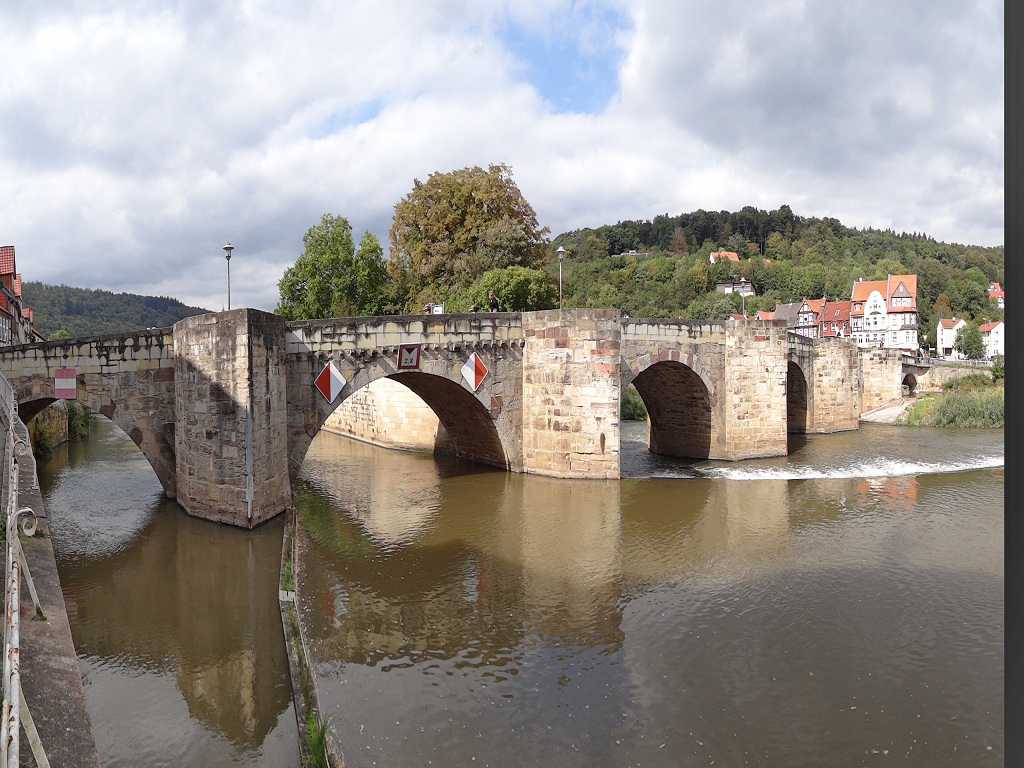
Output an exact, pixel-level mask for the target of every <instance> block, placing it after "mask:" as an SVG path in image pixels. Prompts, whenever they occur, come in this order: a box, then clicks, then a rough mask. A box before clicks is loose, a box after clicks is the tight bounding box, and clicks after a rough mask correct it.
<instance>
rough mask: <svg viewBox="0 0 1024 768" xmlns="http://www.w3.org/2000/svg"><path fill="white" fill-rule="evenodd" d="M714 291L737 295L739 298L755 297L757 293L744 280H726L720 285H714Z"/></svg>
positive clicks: (751, 285)
mask: <svg viewBox="0 0 1024 768" xmlns="http://www.w3.org/2000/svg"><path fill="white" fill-rule="evenodd" d="M715 290H716V291H718V292H719V293H738V294H739V295H740V296H757V291H755V290H754V284H753V283H752V282H750V281H749V280H747V279H746V278H740V279H739V280H736V281H732V280H727V281H725V282H722V283H715Z"/></svg>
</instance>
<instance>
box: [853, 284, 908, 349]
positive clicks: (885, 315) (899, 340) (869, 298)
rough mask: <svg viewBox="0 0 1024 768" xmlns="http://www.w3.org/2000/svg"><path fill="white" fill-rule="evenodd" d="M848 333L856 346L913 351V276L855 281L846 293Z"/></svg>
mask: <svg viewBox="0 0 1024 768" xmlns="http://www.w3.org/2000/svg"><path fill="white" fill-rule="evenodd" d="M850 304H851V307H850V331H851V333H852V334H853V337H854V338H855V339H856V340H857V346H859V347H885V348H889V349H907V350H917V349H918V348H919V345H918V340H917V329H918V317H917V275H889V276H888V277H887V278H886V279H885V280H858V281H857V282H856V283H854V284H853V291H852V292H851V294H850Z"/></svg>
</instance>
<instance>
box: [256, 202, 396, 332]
mask: <svg viewBox="0 0 1024 768" xmlns="http://www.w3.org/2000/svg"><path fill="white" fill-rule="evenodd" d="M302 242H303V243H304V244H305V246H306V248H305V250H304V251H303V253H302V255H301V256H299V258H298V259H296V261H295V264H293V265H292V266H291V267H289V268H288V269H286V270H285V272H284V276H283V277H282V278H281V280H280V282H278V289H279V290H280V292H281V301H280V304H279V305H278V307H277V310H276V312H277V314H279V315H281V316H283V317H285V318H286V319H288V320H308V319H311V318H317V317H339V316H340V317H351V316H359V315H377V314H381V313H382V312H383V311H384V309H385V303H386V301H387V299H388V296H389V289H390V286H389V284H388V283H389V278H388V274H387V272H386V270H385V268H384V260H383V254H382V252H381V247H380V242H379V241H378V240H377V238H376V237H374V236H373V235H371V234H370V233H369V232H366V233H364V234H363V237H362V240H360V242H359V250H358V252H357V251H356V250H355V245H354V243H353V240H352V227H351V226H350V225H349V223H348V220H347V219H345V218H343V217H341V216H334V215H333V214H330V213H325V214H324V215H323V216H322V217H321V218H320V223H319V224H317V225H316V226H313V227H310V228H309V229H308V230H306V234H305V235H303V237H302Z"/></svg>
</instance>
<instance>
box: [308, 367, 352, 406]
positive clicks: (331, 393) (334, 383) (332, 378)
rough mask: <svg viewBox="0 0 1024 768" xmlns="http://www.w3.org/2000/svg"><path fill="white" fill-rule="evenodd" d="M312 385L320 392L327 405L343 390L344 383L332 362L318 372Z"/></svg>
mask: <svg viewBox="0 0 1024 768" xmlns="http://www.w3.org/2000/svg"><path fill="white" fill-rule="evenodd" d="M313 384H314V385H315V386H316V388H317V389H319V390H320V394H321V395H323V396H324V397H326V398H327V402H328V403H333V402H334V401H335V400H336V399H337V398H338V395H340V394H341V390H343V389H344V388H345V384H346V382H345V377H344V376H342V375H341V371H339V370H338V369H337V368H336V367H335V365H334V361H333V360H332V361H331V362H329V363H328V364H327V365H325V366H324V369H323V370H322V371H320V375H319V376H317V377H316V379H315V380H314V381H313Z"/></svg>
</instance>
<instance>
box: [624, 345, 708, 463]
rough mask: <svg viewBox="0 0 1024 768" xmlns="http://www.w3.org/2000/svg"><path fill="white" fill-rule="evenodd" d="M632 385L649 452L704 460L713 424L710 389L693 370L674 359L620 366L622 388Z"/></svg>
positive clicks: (706, 456) (706, 455)
mask: <svg viewBox="0 0 1024 768" xmlns="http://www.w3.org/2000/svg"><path fill="white" fill-rule="evenodd" d="M629 384H632V385H633V386H634V387H635V388H636V391H637V392H638V393H639V394H640V397H641V398H642V399H643V401H644V405H645V406H646V407H647V415H648V419H649V423H650V445H649V447H650V450H651V452H652V453H657V454H660V455H663V456H679V457H684V458H691V459H706V458H708V457H709V456H710V454H711V445H712V442H713V438H714V432H715V424H714V412H713V408H712V396H711V392H712V390H711V388H710V387H709V386H708V385H707V383H706V382H705V381H704V378H703V377H702V376H701V375H700V373H698V372H697V371H696V370H694V369H693V368H691V367H690V366H688V365H687V364H685V363H682V362H679V361H678V360H660V361H656V362H652V363H650V364H648V365H647V366H646V367H642V368H641V367H639V366H638V370H637V371H636V372H635V373H634V371H633V369H632V368H629V367H626V366H625V365H624V366H623V381H622V387H623V389H625V387H626V386H628V385H629Z"/></svg>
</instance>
